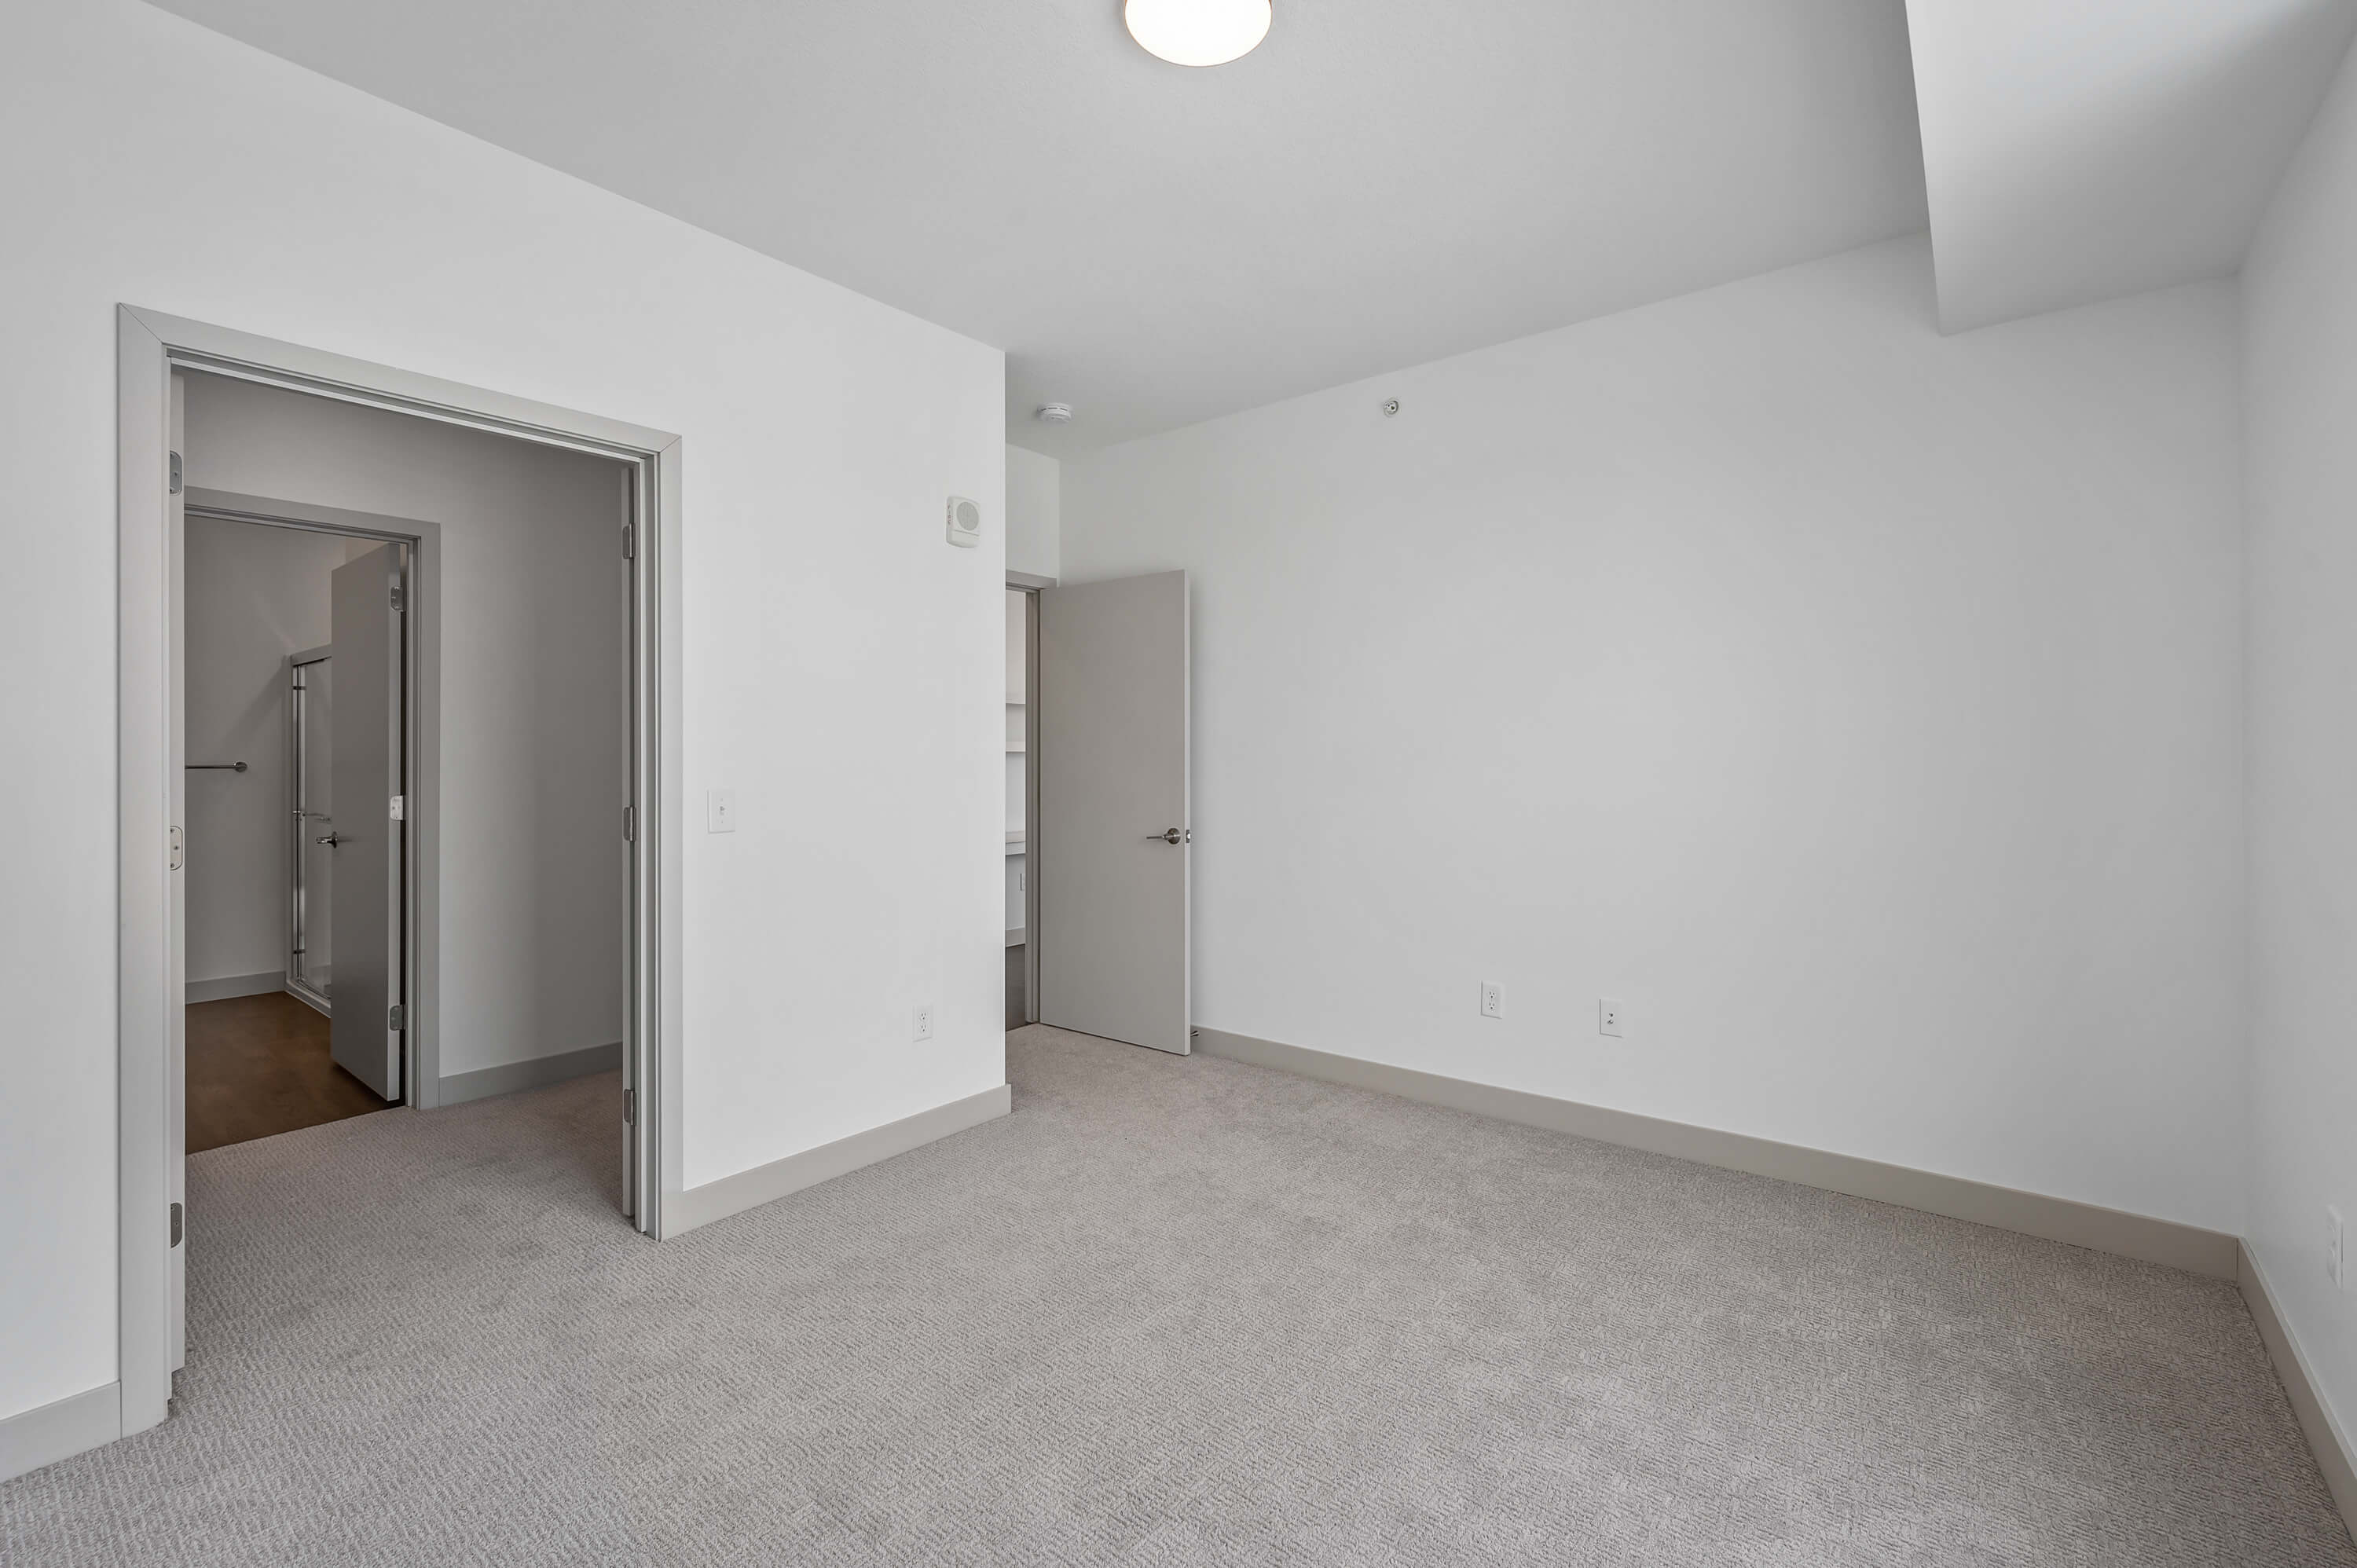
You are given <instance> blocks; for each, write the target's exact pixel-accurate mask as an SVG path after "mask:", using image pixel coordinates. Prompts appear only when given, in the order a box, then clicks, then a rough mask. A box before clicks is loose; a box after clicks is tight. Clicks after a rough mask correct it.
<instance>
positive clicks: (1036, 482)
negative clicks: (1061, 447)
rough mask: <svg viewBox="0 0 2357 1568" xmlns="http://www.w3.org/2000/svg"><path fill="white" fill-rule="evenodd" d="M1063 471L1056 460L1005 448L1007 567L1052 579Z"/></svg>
mask: <svg viewBox="0 0 2357 1568" xmlns="http://www.w3.org/2000/svg"><path fill="white" fill-rule="evenodd" d="M1061 475H1062V468H1061V466H1060V465H1059V464H1058V463H1057V461H1056V459H1055V458H1053V457H1046V456H1040V455H1039V453H1037V452H1027V451H1025V450H1024V449H1023V448H1022V447H1020V446H1009V447H1008V448H1007V449H1006V566H1007V570H1009V571H1012V572H1028V573H1030V574H1031V575H1033V576H1035V577H1052V576H1054V575H1056V564H1057V561H1058V553H1057V539H1058V536H1059V533H1060V529H1061V526H1062V525H1061V522H1060V515H1061V512H1060V508H1061V505H1062V501H1061V496H1062V489H1061Z"/></svg>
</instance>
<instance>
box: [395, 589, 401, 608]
mask: <svg viewBox="0 0 2357 1568" xmlns="http://www.w3.org/2000/svg"><path fill="white" fill-rule="evenodd" d="M393 608H394V609H399V608H401V585H400V584H399V583H395V584H393Z"/></svg>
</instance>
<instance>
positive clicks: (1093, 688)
mask: <svg viewBox="0 0 2357 1568" xmlns="http://www.w3.org/2000/svg"><path fill="white" fill-rule="evenodd" d="M1187 706H1188V676H1187V575H1186V574H1185V573H1184V572H1162V573H1157V574H1156V575H1152V576H1148V577H1123V578H1116V579H1115V580H1114V581H1112V582H1108V583H1085V584H1081V585H1075V586H1072V587H1069V588H1067V587H1057V588H1046V589H1042V590H1041V591H1040V594H1039V713H1038V714H1036V715H1035V716H1034V722H1033V726H1032V733H1031V740H1030V746H1031V753H1030V765H1031V766H1032V767H1034V768H1038V769H1039V821H1037V822H1032V823H1030V824H1029V825H1028V827H1027V828H1026V830H1025V832H1027V834H1028V848H1029V850H1030V852H1031V865H1032V875H1033V876H1034V877H1035V878H1036V879H1037V880H1036V883H1035V886H1037V888H1038V890H1039V891H1038V903H1037V905H1036V908H1037V910H1038V914H1039V931H1038V933H1037V936H1038V940H1039V1021H1040V1022H1041V1023H1043V1024H1052V1025H1055V1026H1058V1027H1059V1028H1065V1029H1077V1030H1079V1031H1081V1032H1082V1033H1083V1034H1089V1035H1101V1036H1104V1037H1105V1038H1107V1039H1112V1040H1126V1041H1128V1042H1129V1043H1130V1044H1132V1045H1138V1046H1151V1047H1154V1048H1155V1049H1156V1050H1161V1051H1176V1052H1179V1053H1180V1054H1182V1055H1183V1054H1184V1053H1185V1052H1186V1051H1187V1050H1188V1049H1189V1036H1188V1004H1189V993H1188V962H1189V957H1188V946H1187V943H1188V925H1187V921H1188V897H1189V859H1190V856H1191V854H1192V851H1191V849H1190V847H1189V846H1190V845H1191V843H1192V842H1193V838H1194V834H1193V830H1192V829H1191V828H1190V827H1189V822H1188V814H1187V767H1188V728H1187V722H1188V720H1187Z"/></svg>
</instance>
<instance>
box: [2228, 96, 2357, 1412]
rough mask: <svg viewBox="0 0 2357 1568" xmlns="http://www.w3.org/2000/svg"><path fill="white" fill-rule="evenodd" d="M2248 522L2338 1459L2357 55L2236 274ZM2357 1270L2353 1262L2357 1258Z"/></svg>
mask: <svg viewBox="0 0 2357 1568" xmlns="http://www.w3.org/2000/svg"><path fill="white" fill-rule="evenodd" d="M2243 289H2244V322H2245V327H2244V333H2245V338H2244V341H2245V350H2244V361H2243V376H2244V389H2245V399H2246V403H2245V408H2246V412H2245V415H2244V431H2245V437H2244V438H2245V440H2246V442H2247V444H2248V448H2249V460H2248V468H2247V478H2248V492H2247V493H2248V498H2249V499H2248V506H2249V527H2250V627H2251V642H2250V672H2251V687H2250V791H2251V819H2250V820H2251V1004H2252V1006H2251V1022H2252V1030H2251V1032H2252V1050H2251V1131H2250V1146H2251V1174H2250V1191H2251V1200H2250V1224H2249V1229H2248V1230H2247V1232H2246V1237H2247V1240H2248V1242H2249V1245H2250V1247H2251V1250H2252V1251H2253V1252H2254V1254H2255V1256H2256V1257H2257V1259H2258V1261H2259V1265H2260V1267H2261V1268H2262V1269H2263V1270H2264V1271H2265V1272H2266V1278H2267V1283H2268V1286H2269V1289H2270V1292H2271V1294H2273V1295H2274V1297H2275V1300H2276V1305H2277V1306H2278V1307H2279V1308H2280V1309H2281V1312H2282V1315H2283V1317H2284V1320H2285V1323H2286V1326H2287V1327H2288V1328H2289V1329H2290V1331H2291V1333H2292V1335H2293V1337H2295V1338H2296V1339H2298V1341H2299V1344H2300V1348H2301V1350H2302V1351H2303V1353H2304V1354H2305V1356H2306V1357H2307V1359H2308V1361H2309V1366H2310V1369H2311V1370H2312V1372H2313V1374H2314V1376H2315V1379H2316V1382H2317V1386H2318V1391H2319V1393H2320V1394H2321V1395H2322V1396H2323V1397H2324V1400H2325V1402H2326V1403H2327V1405H2328V1406H2329V1407H2330V1410H2331V1411H2332V1412H2333V1414H2334V1417H2335V1419H2336V1421H2337V1422H2338V1424H2339V1426H2340V1430H2341V1447H2342V1449H2343V1451H2344V1452H2357V1291H2352V1290H2347V1289H2342V1290H2336V1289H2334V1288H2333V1285H2332V1283H2331V1282H2330V1280H2328V1279H2327V1278H2326V1277H2325V1273H2324V1268H2323V1257H2324V1247H2325V1218H2324V1211H2325V1208H2326V1206H2327V1205H2329V1204H2330V1205H2337V1206H2338V1207H2339V1208H2340V1210H2341V1215H2342V1216H2343V1217H2344V1219H2345V1220H2346V1221H2347V1222H2348V1224H2349V1225H2350V1226H2351V1227H2352V1230H2351V1237H2352V1241H2357V56H2352V57H2351V58H2350V59H2349V60H2347V61H2344V62H2343V64H2342V65H2341V74H2340V77H2339V79H2338V80H2337V81H2336V82H2335V84H2334V86H2333V88H2332V91H2331V94H2330V97H2328V98H2327V99H2326V101H2325V103H2324V107H2323V109H2322V110H2321V111H2320V112H2319V114H2318V116H2317V119H2316V123H2315V125H2314V127H2313V128H2312V129H2311V130H2310V132H2309V137H2308V140H2307V142H2306V143H2305V144H2304V145H2303V146H2302V147H2301V149H2300V151H2299V153H2298V155H2297V156H2296V157H2295V158H2294V160H2293V163H2292V165H2291V167H2290V169H2289V170H2288V171H2287V174H2286V176H2285V177H2284V181H2283V184H2282V185H2281V187H2280V188H2278V189H2277V191H2276V198H2275V201H2274V204H2273V206H2272V207H2271V208H2270V209H2268V212H2267V216H2266V220H2265V221H2264V222H2263V224H2262V225H2261V227H2260V231H2259V235H2258V238H2257V240H2256V242H2255V244H2254V245H2253V248H2252V251H2251V255H2250V260H2249V262H2248V263H2246V265H2245V268H2244V274H2243ZM2352 1281H2357V1273H2352Z"/></svg>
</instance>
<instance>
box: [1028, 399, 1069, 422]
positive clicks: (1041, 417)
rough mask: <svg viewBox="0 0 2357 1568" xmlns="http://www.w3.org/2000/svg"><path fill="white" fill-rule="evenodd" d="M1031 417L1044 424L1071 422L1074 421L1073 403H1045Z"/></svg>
mask: <svg viewBox="0 0 2357 1568" xmlns="http://www.w3.org/2000/svg"><path fill="white" fill-rule="evenodd" d="M1031 417H1032V418H1034V419H1036V420H1038V421H1039V423H1040V424H1071V423H1072V405H1071V403H1041V404H1040V405H1039V409H1038V410H1037V411H1036V412H1034V413H1033V414H1032V415H1031Z"/></svg>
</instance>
